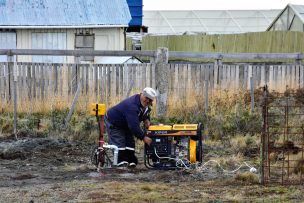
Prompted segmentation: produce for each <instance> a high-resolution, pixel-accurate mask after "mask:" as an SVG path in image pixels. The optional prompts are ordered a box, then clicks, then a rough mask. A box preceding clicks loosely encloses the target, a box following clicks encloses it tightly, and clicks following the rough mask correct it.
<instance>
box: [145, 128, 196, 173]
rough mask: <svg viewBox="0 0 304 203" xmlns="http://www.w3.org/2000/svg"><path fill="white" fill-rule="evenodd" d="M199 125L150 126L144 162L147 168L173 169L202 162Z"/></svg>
mask: <svg viewBox="0 0 304 203" xmlns="http://www.w3.org/2000/svg"><path fill="white" fill-rule="evenodd" d="M201 131H202V129H201V124H175V125H172V126H171V125H152V126H150V127H149V129H148V130H147V135H148V136H149V137H150V138H151V139H152V143H151V145H150V146H148V145H145V155H144V161H145V165H146V167H148V168H156V169H174V168H179V167H185V166H190V165H191V164H194V163H196V162H202V132H201Z"/></svg>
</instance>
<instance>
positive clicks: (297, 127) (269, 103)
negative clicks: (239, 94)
mask: <svg viewBox="0 0 304 203" xmlns="http://www.w3.org/2000/svg"><path fill="white" fill-rule="evenodd" d="M302 93H303V92H302ZM303 98H304V97H303V95H301V94H299V92H296V93H294V92H285V93H284V94H274V93H269V92H268V91H267V90H265V97H264V99H265V100H264V104H263V109H264V111H263V118H264V128H263V134H262V139H261V142H262V172H263V176H262V181H263V183H264V184H273V183H280V184H283V185H290V184H303V183H304V124H303V119H304V102H303Z"/></svg>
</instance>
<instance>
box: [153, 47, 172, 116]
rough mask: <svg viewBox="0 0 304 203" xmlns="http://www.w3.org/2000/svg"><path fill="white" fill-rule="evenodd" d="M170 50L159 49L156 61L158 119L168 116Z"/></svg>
mask: <svg viewBox="0 0 304 203" xmlns="http://www.w3.org/2000/svg"><path fill="white" fill-rule="evenodd" d="M168 58H169V56H168V48H158V49H157V51H156V59H155V86H156V90H157V91H158V97H157V107H156V112H157V117H165V116H167V99H168V98H167V97H168V89H169V88H168V86H169V81H168V78H169V67H168Z"/></svg>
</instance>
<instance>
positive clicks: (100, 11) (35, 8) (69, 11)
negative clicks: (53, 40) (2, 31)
mask: <svg viewBox="0 0 304 203" xmlns="http://www.w3.org/2000/svg"><path fill="white" fill-rule="evenodd" d="M130 20H131V15H130V11H129V8H128V4H127V2H126V0H0V27H14V26H17V27H18V26H31V27H44V28H45V27H46V26H50V27H58V26H61V27H82V26H83V27H90V26H92V27H106V26H112V27H113V26H117V27H121V26H127V25H128V23H129V21H130Z"/></svg>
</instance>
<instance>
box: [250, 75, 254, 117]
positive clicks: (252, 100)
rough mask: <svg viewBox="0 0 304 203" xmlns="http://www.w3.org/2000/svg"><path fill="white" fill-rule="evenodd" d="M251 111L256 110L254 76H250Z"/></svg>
mask: <svg viewBox="0 0 304 203" xmlns="http://www.w3.org/2000/svg"><path fill="white" fill-rule="evenodd" d="M250 96H251V113H253V112H254V78H253V77H250Z"/></svg>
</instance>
